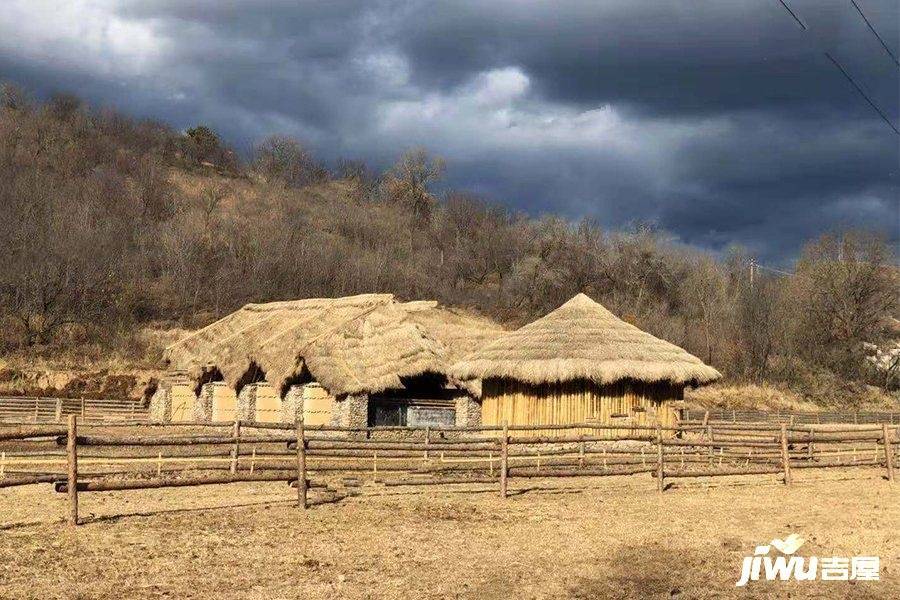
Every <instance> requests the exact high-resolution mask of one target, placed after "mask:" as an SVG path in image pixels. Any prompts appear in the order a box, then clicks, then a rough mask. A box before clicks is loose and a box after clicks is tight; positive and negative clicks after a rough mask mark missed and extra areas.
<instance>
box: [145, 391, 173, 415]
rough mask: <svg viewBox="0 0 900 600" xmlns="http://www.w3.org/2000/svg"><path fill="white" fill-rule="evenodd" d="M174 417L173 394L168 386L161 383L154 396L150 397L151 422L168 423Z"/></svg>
mask: <svg viewBox="0 0 900 600" xmlns="http://www.w3.org/2000/svg"><path fill="white" fill-rule="evenodd" d="M171 417H172V394H171V390H170V389H169V387H168V386H166V385H163V383H162V382H160V384H159V386H158V387H157V388H156V391H155V392H153V396H151V397H150V420H151V421H152V422H153V423H166V422H168V421H169V419H170V418H171Z"/></svg>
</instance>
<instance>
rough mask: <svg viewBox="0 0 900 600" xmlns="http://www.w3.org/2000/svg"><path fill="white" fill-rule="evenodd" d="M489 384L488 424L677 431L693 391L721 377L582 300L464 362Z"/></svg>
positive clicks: (470, 374)
mask: <svg viewBox="0 0 900 600" xmlns="http://www.w3.org/2000/svg"><path fill="white" fill-rule="evenodd" d="M451 374H452V375H453V376H454V377H457V378H460V379H470V380H481V382H482V421H483V422H484V423H485V424H499V423H500V422H502V421H504V420H505V421H507V422H509V423H510V424H528V425H535V424H550V423H554V424H556V423H582V422H597V423H609V424H613V423H634V424H649V423H662V424H670V423H671V422H672V421H673V420H674V414H675V413H674V410H673V408H672V405H671V402H668V401H671V400H679V399H681V398H683V390H684V387H685V386H686V385H691V386H697V385H702V384H705V383H709V382H711V381H714V380H716V379H718V378H719V377H721V375H720V374H719V372H718V371H716V370H715V369H714V368H712V367H710V366H708V365H705V364H704V363H703V362H702V361H701V360H700V359H699V358H697V357H695V356H693V355H692V354H689V353H688V352H687V351H685V350H683V349H682V348H679V347H678V346H676V345H674V344H671V343H669V342H667V341H665V340H661V339H659V338H656V337H654V336H652V335H650V334H649V333H647V332H645V331H642V330H640V329H639V328H637V327H635V326H634V325H631V324H630V323H626V322H625V321H622V320H621V319H619V318H618V317H616V316H615V315H614V314H612V313H611V312H610V311H609V310H607V309H606V308H605V307H603V306H602V305H600V304H598V303H597V302H594V301H593V300H591V299H590V298H589V297H588V296H586V295H584V294H578V295H577V296H575V297H574V298H572V299H571V300H569V301H568V302H566V303H565V304H563V305H562V306H561V307H559V308H558V309H556V310H554V311H553V312H551V313H549V314H548V315H546V316H544V317H542V318H540V319H538V320H536V321H534V322H532V323H529V324H528V325H525V326H524V327H522V328H520V329H518V330H516V331H512V332H508V333H505V334H503V335H501V336H499V337H498V338H497V339H496V340H494V341H491V342H488V343H487V344H485V345H484V346H483V347H482V348H480V349H478V350H476V351H475V352H473V353H472V354H470V355H468V356H467V357H465V358H464V359H463V360H461V361H459V362H457V363H456V364H455V365H454V366H453V367H452V369H451Z"/></svg>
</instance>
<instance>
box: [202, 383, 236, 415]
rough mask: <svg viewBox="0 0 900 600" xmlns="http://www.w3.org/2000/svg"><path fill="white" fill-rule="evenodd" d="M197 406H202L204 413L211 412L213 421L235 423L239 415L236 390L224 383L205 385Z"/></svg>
mask: <svg viewBox="0 0 900 600" xmlns="http://www.w3.org/2000/svg"><path fill="white" fill-rule="evenodd" d="M197 405H202V408H201V410H203V411H205V410H209V415H210V418H209V420H211V421H234V416H235V414H237V398H236V397H235V395H234V390H233V389H232V388H231V386H229V385H228V384H227V383H225V382H224V381H212V382H210V383H205V384H203V388H202V389H201V390H200V401H199V402H197ZM198 420H199V419H198Z"/></svg>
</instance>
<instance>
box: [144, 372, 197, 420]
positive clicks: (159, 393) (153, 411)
mask: <svg viewBox="0 0 900 600" xmlns="http://www.w3.org/2000/svg"><path fill="white" fill-rule="evenodd" d="M195 401H196V397H195V396H194V391H193V388H192V387H191V383H190V380H189V379H188V378H187V377H185V376H183V375H182V374H181V373H180V372H176V373H170V374H167V375H166V376H165V377H163V379H162V380H161V381H160V382H159V385H158V386H157V388H156V391H155V392H154V393H153V396H152V397H151V398H150V420H151V421H153V422H154V423H168V422H169V421H191V420H193V410H194V404H195Z"/></svg>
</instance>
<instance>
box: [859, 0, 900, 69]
mask: <svg viewBox="0 0 900 600" xmlns="http://www.w3.org/2000/svg"><path fill="white" fill-rule="evenodd" d="M850 4H852V5H853V8H855V9H856V12H858V13H859V16H861V17H862V19H863V21H865V22H866V25H868V27H869V31H871V32H872V35H874V36H875V37H876V38H878V41H879V42H881V46H882V48H884V51H885V52H887V53H888V56H890V57H891V60H893V61H894V64H895V65H897V66H898V67H900V62H898V61H897V57H896V56H894V53H893V52H891V49H890V48H888V45H887V44H886V43H885V41H884V39H882V37H881V36H880V35H878V32H877V31H875V27H874V26H872V23H871V22H870V21H869V19H867V18H866V15H865V14H863V11H862V9H861V8H860V7H859V4H857V3H856V0H850Z"/></svg>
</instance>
